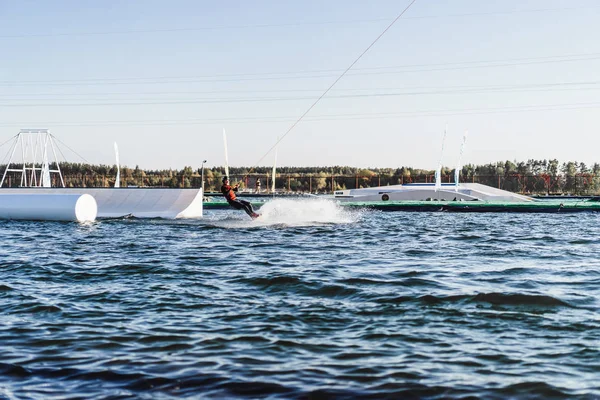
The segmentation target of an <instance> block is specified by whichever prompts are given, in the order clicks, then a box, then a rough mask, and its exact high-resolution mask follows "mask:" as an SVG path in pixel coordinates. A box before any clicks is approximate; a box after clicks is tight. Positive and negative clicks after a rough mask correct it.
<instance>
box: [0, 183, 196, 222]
mask: <svg viewBox="0 0 600 400" xmlns="http://www.w3.org/2000/svg"><path fill="white" fill-rule="evenodd" d="M1 193H21V194H25V193H35V194H40V193H45V194H50V193H51V194H79V195H81V194H89V195H91V196H92V197H93V198H94V199H95V200H96V203H97V205H98V216H97V217H98V218H119V217H124V216H133V217H137V218H168V219H173V218H200V217H202V211H203V207H202V189H151V188H18V189H12V188H11V189H0V194H1Z"/></svg>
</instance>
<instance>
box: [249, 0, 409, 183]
mask: <svg viewBox="0 0 600 400" xmlns="http://www.w3.org/2000/svg"><path fill="white" fill-rule="evenodd" d="M416 1H417V0H412V1H411V2H410V3H409V4H408V6H406V8H405V9H404V10H402V12H401V13H400V14H398V16H397V17H396V18H395V19H394V20H393V21H392V22H391V23H390V24H389V25H388V26H387V27H386V28H385V29H384V30H383V32H381V33H380V34H379V36H377V37H376V38H375V40H373V42H371V44H370V45H369V46H368V47H367V48H366V49H365V50H364V51H363V52H362V53H361V54H360V55H359V56H358V57H357V58H356V59H355V60H354V61H353V62H352V64H350V65H349V66H348V68H346V70H345V71H344V72H342V74H341V75H340V76H339V77H338V78H337V79H336V80H335V81H334V82H333V83H332V84H331V85H330V86H329V87H328V88H327V89H326V90H325V91H324V92H323V94H321V96H319V98H317V100H315V102H314V103H312V104H311V106H310V107H308V109H307V110H306V111H305V112H304V114H302V115H301V116H300V118H298V120H297V121H296V122H294V123H293V124H292V126H290V127H289V129H288V130H287V131H286V132H285V133H284V134H283V135H282V136H281V137H280V138H279V139H277V141H276V142H275V144H274V145H273V146H272V147H271V148H270V149H269V150H267V152H266V153H265V155H263V156H262V157H261V158H260V159H259V160H258V161H257V162H256V163H255V164H254V165H258V164H259V163H260V162H261V161H262V160H263V159H264V158H265V157H266V156H267V155H268V154H269V153H270V152H271V151H273V149H274V148H275V147H277V145H278V144H279V143H280V142H281V141H282V140H283V139H284V138H285V137H286V136H287V135H288V134H289V133H290V132H291V131H292V130H293V129H294V128H295V127H296V125H298V124H299V123H300V121H302V119H303V118H304V117H305V116H306V114H308V113H309V112H310V111H311V110H312V109H313V108H314V107H315V106H316V105H317V104H318V103H319V101H321V99H322V98H323V97H325V96H326V95H327V93H328V92H329V91H330V90H331V89H332V88H333V87H334V86H335V85H336V84H337V83H338V82H339V81H340V79H342V78H343V77H344V75H346V73H347V72H348V71H350V69H351V68H352V67H353V66H354V65H355V64H356V63H357V62H358V61H359V60H360V59H361V58H362V57H363V56H364V55H365V54H366V53H367V52H368V51H369V50H370V49H371V47H373V46H374V45H375V43H377V42H378V41H379V39H380V38H381V37H382V36H383V35H385V33H386V32H387V31H388V30H389V29H390V28H391V27H392V26H393V25H394V24H395V23H396V21H398V20H399V19H400V18H401V17H402V16H403V15H404V13H406V12H407V11H408V9H409V8H410V7H411V6H412V5H413V4H414V3H415V2H416ZM253 168H254V167H252V168H250V170H249V171H248V174H249V173H250V172H251V171H252V169H253Z"/></svg>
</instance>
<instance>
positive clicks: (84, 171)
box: [0, 159, 600, 195]
mask: <svg viewBox="0 0 600 400" xmlns="http://www.w3.org/2000/svg"><path fill="white" fill-rule="evenodd" d="M21 167H22V166H20V165H15V164H12V165H11V169H21ZM36 167H37V168H41V166H39V165H38V166H36ZM59 167H60V170H61V172H62V175H63V178H64V181H65V186H67V187H112V186H114V184H115V177H116V174H117V168H116V166H109V165H90V164H80V163H60V165H59ZM5 169H6V165H0V171H1V172H2V173H4V170H5ZM50 169H52V170H55V169H57V166H56V164H52V165H51V166H50ZM202 172H203V171H202V169H201V168H197V169H194V168H192V167H185V168H183V169H181V170H173V169H167V170H143V169H140V168H139V167H137V166H136V167H135V168H128V167H121V182H120V184H121V187H125V186H145V187H170V188H195V187H200V186H201V184H202ZM229 173H230V175H231V176H230V178H231V180H232V181H233V182H238V181H239V182H240V183H241V186H242V187H246V188H247V189H249V190H256V189H257V181H260V190H261V191H263V192H264V191H267V190H270V189H271V186H272V176H271V173H272V168H271V167H256V168H252V169H251V168H247V167H230V168H229ZM434 173H435V172H434V171H433V170H425V169H418V168H411V167H401V168H368V169H365V168H354V167H344V166H334V167H279V168H277V176H276V182H275V183H276V190H277V191H294V192H311V193H328V192H332V191H333V190H341V189H352V188H356V187H373V186H386V185H396V184H401V183H431V182H434ZM224 174H225V169H224V168H223V167H213V168H205V169H204V187H205V191H207V192H210V191H218V190H219V187H220V185H221V178H222V177H223V176H224ZM39 175H40V171H39V170H37V171H36V176H35V179H36V180H37V181H38V182H39ZM32 178H33V175H32V172H31V170H28V173H27V183H28V184H29V182H30V181H31V179H32ZM51 178H52V181H53V186H61V183H60V181H59V178H58V175H57V174H52V175H51ZM442 182H454V169H451V168H447V167H443V168H442ZM460 182H476V183H482V184H485V185H489V186H493V187H498V188H501V189H505V190H509V191H512V192H517V193H529V194H567V193H569V194H579V195H596V194H600V164H598V163H595V164H594V165H592V166H587V165H586V164H584V163H580V162H574V161H569V162H564V163H560V162H559V161H558V160H556V159H554V160H529V161H527V162H512V161H498V162H496V163H489V164H485V165H474V164H467V165H465V166H463V167H462V169H461V171H460ZM22 184H23V181H22V174H21V173H19V172H8V173H7V175H6V178H5V181H4V184H3V187H8V186H11V187H18V186H21V185H22Z"/></svg>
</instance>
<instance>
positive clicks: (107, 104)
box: [0, 87, 600, 108]
mask: <svg viewBox="0 0 600 400" xmlns="http://www.w3.org/2000/svg"><path fill="white" fill-rule="evenodd" d="M573 90H577V91H584V90H585V91H589V90H600V87H587V88H581V87H573V88H524V89H495V90H494V89H482V90H473V89H471V90H460V91H456V90H455V91H443V90H438V91H422V92H403V93H393V92H389V93H366V94H348V95H332V96H328V97H327V99H326V100H335V99H338V100H340V99H369V98H374V97H379V98H381V97H405V96H434V95H435V96H437V95H449V96H460V95H469V94H484V95H490V94H505V93H523V92H527V93H536V92H566V91H573ZM311 99H314V97H310V96H302V97H298V96H297V97H253V98H224V99H168V100H161V99H144V100H145V101H135V102H132V101H129V102H127V101H114V102H99V101H101V100H97V101H96V102H92V103H83V102H82V103H29V104H28V103H18V102H23V101H30V100H39V99H10V98H9V99H2V100H4V101H12V102H11V103H6V104H1V103H0V107H6V108H28V107H54V108H56V107H113V106H116V107H122V106H145V105H164V106H169V105H180V104H232V103H270V102H284V101H302V100H311ZM43 100H46V101H64V100H68V99H43ZM105 100H106V99H105ZM108 100H110V99H108ZM82 101H95V99H82Z"/></svg>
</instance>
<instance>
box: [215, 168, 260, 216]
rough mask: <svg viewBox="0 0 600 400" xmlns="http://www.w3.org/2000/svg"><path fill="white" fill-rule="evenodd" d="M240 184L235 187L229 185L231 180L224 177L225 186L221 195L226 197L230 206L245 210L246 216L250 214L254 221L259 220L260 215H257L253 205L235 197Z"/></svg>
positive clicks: (222, 187)
mask: <svg viewBox="0 0 600 400" xmlns="http://www.w3.org/2000/svg"><path fill="white" fill-rule="evenodd" d="M238 187H239V183H238V184H236V185H235V186H233V187H232V186H230V185H229V178H228V177H226V176H225V177H223V186H221V193H223V196H225V199H226V200H227V202H228V203H229V205H230V206H231V207H233V208H235V209H236V210H242V209H243V210H244V211H246V214H248V215H249V216H250V217H251V218H252V219H255V218H258V217H259V214H257V213H255V212H254V210H253V209H252V204H250V202H249V201H246V200H240V199H238V198H236V197H235V192H237V191H238Z"/></svg>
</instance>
